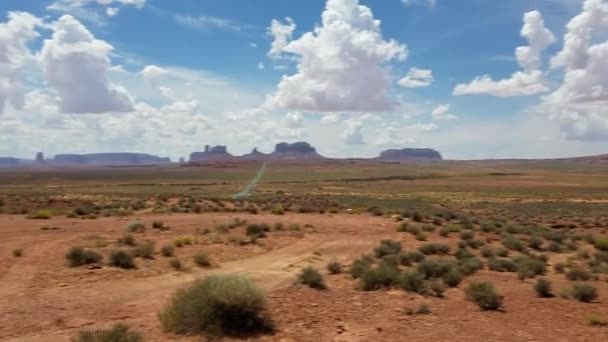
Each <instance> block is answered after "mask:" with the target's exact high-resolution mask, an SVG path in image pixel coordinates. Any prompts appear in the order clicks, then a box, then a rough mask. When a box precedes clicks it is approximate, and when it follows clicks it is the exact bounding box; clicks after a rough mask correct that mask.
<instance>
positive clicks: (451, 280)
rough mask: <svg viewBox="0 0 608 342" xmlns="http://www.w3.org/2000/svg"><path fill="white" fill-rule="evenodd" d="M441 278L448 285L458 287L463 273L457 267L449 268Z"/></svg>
mask: <svg viewBox="0 0 608 342" xmlns="http://www.w3.org/2000/svg"><path fill="white" fill-rule="evenodd" d="M441 279H443V282H444V283H445V284H446V285H447V286H449V287H458V285H460V283H461V282H462V280H463V279H464V275H463V274H462V273H461V272H460V271H458V270H457V269H451V270H449V271H448V272H447V273H445V274H444V275H443V277H441Z"/></svg>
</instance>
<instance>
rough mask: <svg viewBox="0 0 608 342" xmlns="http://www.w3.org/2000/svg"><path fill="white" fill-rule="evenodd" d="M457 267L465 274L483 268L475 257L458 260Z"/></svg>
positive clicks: (481, 263)
mask: <svg viewBox="0 0 608 342" xmlns="http://www.w3.org/2000/svg"><path fill="white" fill-rule="evenodd" d="M458 269H459V270H460V272H462V273H464V274H465V275H471V274H473V273H475V272H477V271H479V270H481V269H483V262H481V260H479V259H477V258H466V259H462V260H459V262H458Z"/></svg>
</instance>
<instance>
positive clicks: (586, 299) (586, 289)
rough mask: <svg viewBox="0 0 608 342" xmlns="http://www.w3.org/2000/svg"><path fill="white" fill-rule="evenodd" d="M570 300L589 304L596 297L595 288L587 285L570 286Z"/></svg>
mask: <svg viewBox="0 0 608 342" xmlns="http://www.w3.org/2000/svg"><path fill="white" fill-rule="evenodd" d="M571 295H572V298H574V299H576V300H578V301H579V302H583V303H590V302H592V301H593V300H595V299H596V298H597V297H598V292H597V288H595V287H594V286H592V285H588V284H575V285H574V286H572V292H571Z"/></svg>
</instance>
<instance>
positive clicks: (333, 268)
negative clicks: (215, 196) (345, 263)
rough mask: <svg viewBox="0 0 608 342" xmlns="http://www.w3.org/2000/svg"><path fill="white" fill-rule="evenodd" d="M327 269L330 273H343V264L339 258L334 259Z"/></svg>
mask: <svg viewBox="0 0 608 342" xmlns="http://www.w3.org/2000/svg"><path fill="white" fill-rule="evenodd" d="M327 271H328V272H329V273H330V274H339V273H342V265H341V264H340V262H338V260H332V261H330V262H329V263H328V264H327Z"/></svg>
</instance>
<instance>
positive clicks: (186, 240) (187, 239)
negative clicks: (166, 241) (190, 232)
mask: <svg viewBox="0 0 608 342" xmlns="http://www.w3.org/2000/svg"><path fill="white" fill-rule="evenodd" d="M182 241H183V242H184V245H186V246H189V245H192V243H193V242H194V241H193V240H192V237H191V236H185V237H183V238H182Z"/></svg>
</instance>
